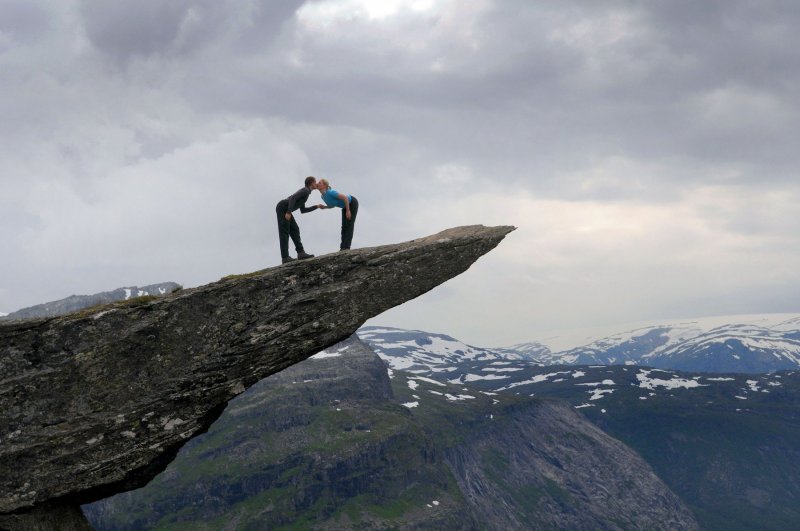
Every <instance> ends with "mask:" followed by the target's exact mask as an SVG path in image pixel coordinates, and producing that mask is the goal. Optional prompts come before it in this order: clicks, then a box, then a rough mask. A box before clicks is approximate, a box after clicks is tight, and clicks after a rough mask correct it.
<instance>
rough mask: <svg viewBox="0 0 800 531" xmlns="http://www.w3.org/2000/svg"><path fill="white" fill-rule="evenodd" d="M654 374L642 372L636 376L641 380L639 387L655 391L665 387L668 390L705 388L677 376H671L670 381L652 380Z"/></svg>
mask: <svg viewBox="0 0 800 531" xmlns="http://www.w3.org/2000/svg"><path fill="white" fill-rule="evenodd" d="M652 372H654V371H652V370H642V371H640V372H639V374H637V375H636V379H637V380H639V387H641V388H642V389H655V388H656V387H664V388H666V389H680V388H685V389H691V388H693V387H705V384H701V383H700V382H698V381H697V380H695V379H692V380H687V379H686V378H680V377H678V376H675V375H671V376H672V378H670V379H669V380H665V379H663V378H651V377H650V374H651V373H652ZM659 372H664V371H659ZM667 374H668V373H667Z"/></svg>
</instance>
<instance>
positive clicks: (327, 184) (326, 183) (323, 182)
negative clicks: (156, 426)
mask: <svg viewBox="0 0 800 531" xmlns="http://www.w3.org/2000/svg"><path fill="white" fill-rule="evenodd" d="M319 182H321V183H322V186H324V187H325V188H330V187H331V183H329V182H328V179H320V180H319Z"/></svg>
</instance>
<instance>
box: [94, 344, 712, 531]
mask: <svg viewBox="0 0 800 531" xmlns="http://www.w3.org/2000/svg"><path fill="white" fill-rule="evenodd" d="M86 511H87V514H88V515H89V517H90V520H91V521H92V523H93V524H94V525H95V526H96V528H97V529H102V530H109V531H110V530H136V529H153V528H191V529H220V528H222V527H224V526H226V525H227V526H229V527H231V528H237V529H282V528H283V527H282V526H289V527H290V528H302V529H432V530H437V531H438V530H458V529H465V530H466V529H497V530H501V529H502V530H509V529H519V530H527V529H696V528H697V525H696V523H695V521H694V519H693V518H692V516H691V514H690V513H689V511H688V510H687V509H686V507H685V506H684V505H683V504H682V503H681V502H680V501H679V500H678V498H677V497H676V496H675V495H674V494H672V493H671V492H670V491H669V489H668V488H667V487H666V486H665V485H664V484H663V483H662V482H661V481H660V480H659V479H658V478H657V477H656V476H655V475H654V474H653V472H652V470H651V469H650V468H649V467H648V466H647V464H646V463H644V461H643V460H642V459H641V458H640V457H639V456H637V455H636V454H635V453H634V452H632V451H631V450H630V449H629V448H627V447H626V446H625V445H623V444H621V443H620V442H619V441H616V440H614V439H612V438H610V437H609V436H607V435H605V434H604V433H602V432H601V431H600V430H598V429H597V428H596V427H594V426H593V425H591V424H590V423H589V422H587V421H586V419H585V418H583V417H582V416H581V415H579V414H577V413H576V412H575V411H574V410H573V409H572V408H571V407H569V406H568V405H567V404H563V403H560V402H553V401H543V400H536V399H531V398H529V397H517V396H512V395H506V394H502V393H500V394H490V395H487V394H484V393H481V392H478V391H477V390H476V389H473V388H470V387H465V386H463V385H458V386H455V385H448V384H444V383H438V382H435V381H433V380H429V379H425V378H420V377H419V376H416V375H414V374H411V373H404V372H400V371H395V372H394V373H393V375H392V378H391V380H390V377H389V375H388V374H387V370H386V367H385V366H384V365H383V363H382V361H381V360H380V359H379V358H378V357H377V356H376V355H375V354H374V353H373V352H371V350H370V349H369V348H368V347H367V346H366V345H364V344H363V343H361V342H360V341H358V340H348V341H347V342H345V343H342V344H339V345H337V346H335V347H333V348H331V349H329V350H328V351H327V352H325V353H323V354H321V355H320V356H315V357H314V358H312V359H309V360H306V361H304V362H302V363H299V364H297V365H295V366H293V367H290V368H289V369H287V370H285V371H282V372H281V373H278V374H276V375H273V376H271V377H269V378H267V379H265V380H263V381H262V382H259V383H258V384H257V385H256V386H254V387H253V388H251V389H250V390H248V391H247V392H246V393H244V394H243V395H242V396H240V397H237V399H236V400H235V401H233V402H231V404H230V406H229V408H228V409H227V410H226V411H225V413H224V414H223V416H222V417H221V418H220V420H219V421H218V422H217V423H215V424H214V426H213V427H212V428H211V429H210V430H209V432H208V433H207V434H205V435H203V436H201V437H198V438H197V439H195V440H194V441H192V442H191V443H189V444H188V445H187V446H186V447H185V448H184V449H183V450H182V451H181V452H180V454H179V455H178V457H177V459H176V460H175V461H174V462H173V463H171V464H170V466H169V467H168V468H167V469H166V470H165V471H164V473H163V474H161V475H159V476H158V477H157V478H156V479H155V480H154V481H152V482H151V483H150V484H149V485H147V486H146V487H145V488H143V489H139V490H136V491H132V492H127V493H124V494H120V495H118V496H116V497H114V498H112V499H109V500H103V501H101V502H98V503H96V504H93V505H92V506H90V507H87V508H86Z"/></svg>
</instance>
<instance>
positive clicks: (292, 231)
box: [289, 215, 305, 254]
mask: <svg viewBox="0 0 800 531" xmlns="http://www.w3.org/2000/svg"><path fill="white" fill-rule="evenodd" d="M289 236H291V237H292V243H294V250H295V251H297V254H300V253H302V252H305V251H304V250H303V241H302V240H301V239H300V226H299V225H297V222H296V221H295V220H294V215H292V219H291V220H289Z"/></svg>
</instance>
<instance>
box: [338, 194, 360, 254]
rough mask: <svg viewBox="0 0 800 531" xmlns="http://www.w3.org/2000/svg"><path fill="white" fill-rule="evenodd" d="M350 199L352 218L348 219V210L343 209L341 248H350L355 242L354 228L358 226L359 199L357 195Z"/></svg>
mask: <svg viewBox="0 0 800 531" xmlns="http://www.w3.org/2000/svg"><path fill="white" fill-rule="evenodd" d="M351 197H352V198H353V200H352V201H350V219H347V211H346V210H345V209H342V243H341V245H340V246H339V248H340V249H349V248H350V244H351V243H352V242H353V229H355V226H356V215H357V214H358V199H356V197H355V196H351Z"/></svg>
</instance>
